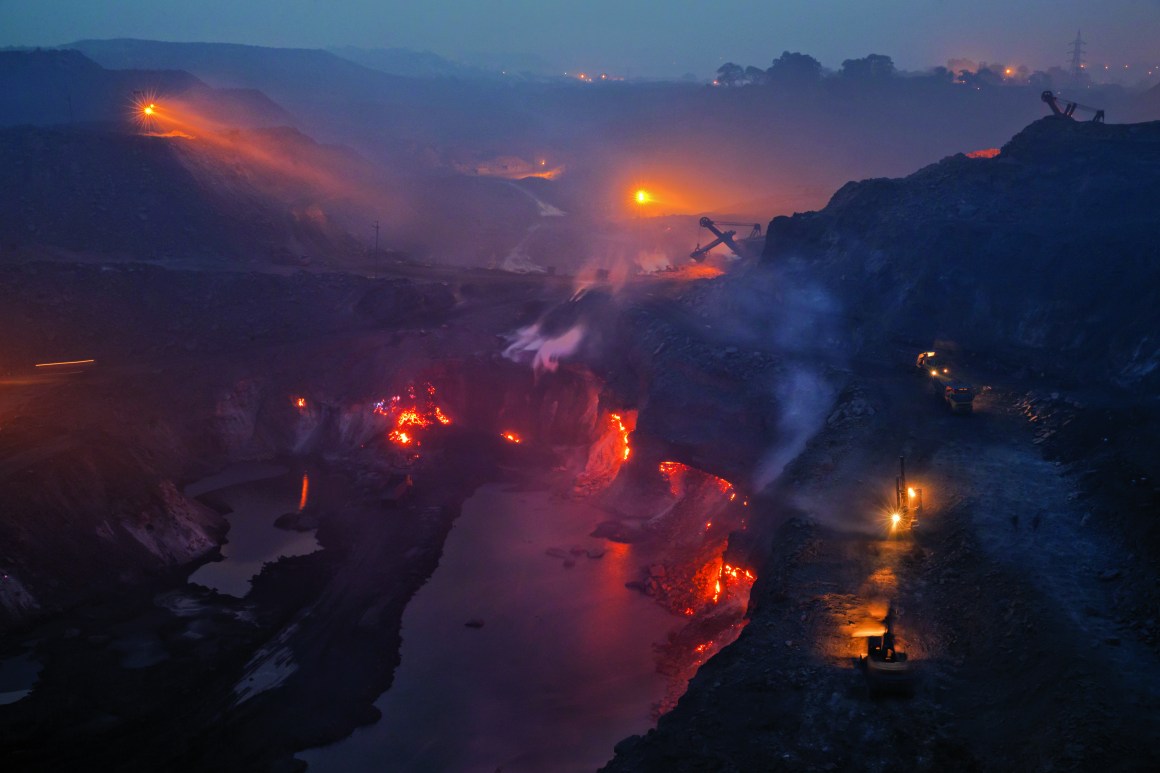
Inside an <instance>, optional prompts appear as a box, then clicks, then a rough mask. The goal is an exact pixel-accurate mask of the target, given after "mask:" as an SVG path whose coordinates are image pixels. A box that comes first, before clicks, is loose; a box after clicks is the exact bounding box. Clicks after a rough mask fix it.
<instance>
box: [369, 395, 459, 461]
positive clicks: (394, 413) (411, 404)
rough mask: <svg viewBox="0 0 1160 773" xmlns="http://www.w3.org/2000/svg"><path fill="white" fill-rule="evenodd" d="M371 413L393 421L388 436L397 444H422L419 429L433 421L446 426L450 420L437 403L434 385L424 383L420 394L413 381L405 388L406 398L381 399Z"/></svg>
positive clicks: (397, 396) (399, 396)
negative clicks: (422, 393) (422, 392)
mask: <svg viewBox="0 0 1160 773" xmlns="http://www.w3.org/2000/svg"><path fill="white" fill-rule="evenodd" d="M374 412H375V413H376V414H378V415H379V416H385V417H386V418H387V419H388V420H389V421H391V422H392V423H393V426H392V428H391V430H390V431H389V432H388V433H387V439H388V440H390V441H391V442H392V443H395V444H396V445H400V446H410V445H414V446H419V445H422V443H421V442H420V441H419V436H418V430H421V429H424V428H426V427H430V426H432V425H433V424H441V425H444V426H446V425H448V424H450V423H451V419H450V418H448V417H447V414H445V413H443V409H442V408H440V407H439V405H438V404H436V402H435V387H433V386H432V385H430V384H427V385H426V388H425V391H424V395H423V396H422V397H420V396H419V395H418V393H417V392H416V391H415V385H414V384H412V385H411V386H409V387H407V397H406V399H405V400H404V398H403V397H402V396H401V395H395V396H393V397H392V398H391V399H389V400H380V401H378V402H377V403H375V407H374Z"/></svg>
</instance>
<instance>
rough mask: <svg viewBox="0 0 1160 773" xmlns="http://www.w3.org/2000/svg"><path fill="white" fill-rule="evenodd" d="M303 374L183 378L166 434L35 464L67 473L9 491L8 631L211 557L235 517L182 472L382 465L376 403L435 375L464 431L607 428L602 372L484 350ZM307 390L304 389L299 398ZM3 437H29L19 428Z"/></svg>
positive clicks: (3, 611)
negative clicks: (196, 381)
mask: <svg viewBox="0 0 1160 773" xmlns="http://www.w3.org/2000/svg"><path fill="white" fill-rule="evenodd" d="M390 371H394V372H390ZM223 375H228V374H223ZM364 375H365V374H364ZM304 382H305V383H304ZM308 382H309V378H306V377H305V376H304V375H303V374H301V373H292V374H286V373H257V372H250V373H247V374H246V375H244V376H242V377H240V378H236V379H235V380H233V381H232V382H231V383H228V384H225V385H222V386H219V387H218V388H217V389H215V390H213V392H212V394H211V395H210V397H209V399H208V400H206V398H205V396H204V395H202V396H200V397H198V396H195V395H194V394H193V390H192V389H190V390H187V393H185V394H182V393H180V387H175V388H176V389H178V390H179V391H178V392H172V391H171V392H168V397H169V399H170V400H172V402H173V404H174V408H177V407H178V406H179V409H176V410H174V413H175V414H176V415H175V416H169V417H166V418H164V419H162V420H161V421H162V422H164V423H165V426H164V427H162V428H159V429H157V431H156V432H155V435H154V438H152V439H153V440H156V438H158V437H161V438H164V443H163V445H161V446H153V447H151V448H144V449H134V450H133V451H127V450H126V449H125V447H124V446H123V445H122V444H121V443H120V442H119V441H117V440H115V439H113V438H108V439H107V442H108V445H109V447H108V448H104V449H103V452H102V450H98V449H97V448H96V447H92V448H90V449H88V450H86V451H85V452H83V453H82V456H81V458H79V459H78V457H77V455H76V453H73V454H68V455H66V456H64V457H63V458H61V459H60V460H59V463H56V462H54V460H53V459H51V458H50V459H48V460H46V461H44V462H41V463H39V464H34V465H32V466H30V467H29V468H28V469H29V472H28V473H27V474H28V475H29V476H32V477H35V478H36V479H37V480H42V481H49V480H53V479H56V480H58V481H59V483H58V484H57V485H58V486H59V488H58V489H57V490H58V491H59V493H58V494H53V493H51V492H50V491H48V490H47V489H45V488H43V487H40V486H36V487H31V488H29V489H28V490H24V491H22V492H20V493H19V494H15V493H14V494H13V496H12V497H11V498H10V499H8V501H10V502H15V503H18V504H19V506H20V507H21V509H22V512H21V517H19V518H8V519H6V520H5V522H4V524H3V526H2V527H0V528H2V530H3V531H2V533H3V536H4V545H5V546H6V549H5V550H4V551H3V554H2V555H0V573H2V574H3V575H6V577H5V579H4V580H3V582H0V630H6V629H9V628H12V627H13V626H16V625H19V624H21V623H25V622H28V621H30V620H32V619H34V618H35V617H38V616H40V615H42V614H45V613H51V612H52V611H53V610H58V609H60V608H62V607H64V606H67V605H68V604H71V603H73V602H75V601H77V600H79V599H81V598H84V597H87V596H89V595H91V594H92V593H93V592H94V591H95V590H100V589H102V588H105V587H109V588H112V587H116V586H119V585H124V584H130V585H134V584H139V583H141V582H145V581H147V578H148V577H150V576H153V575H155V574H156V573H157V572H158V571H161V570H167V569H178V568H180V567H186V569H187V570H188V569H192V568H193V566H194V565H195V564H196V563H197V562H199V561H201V560H204V559H206V558H208V557H209V556H211V555H213V554H214V553H215V552H216V551H217V550H218V548H219V546H220V545H221V544H222V542H223V540H224V539H226V538H227V535H226V528H227V526H226V523H225V521H224V519H223V518H222V516H220V515H219V514H217V513H215V512H214V511H212V510H211V509H209V508H208V507H206V506H204V505H202V504H200V503H198V502H196V501H194V500H191V499H190V498H188V497H186V496H185V495H183V494H182V493H181V491H180V486H181V485H182V484H183V483H185V482H189V481H192V480H195V479H197V478H200V477H203V476H205V475H208V474H212V473H214V472H217V471H219V470H221V469H224V468H226V467H228V466H230V465H231V464H235V463H238V462H242V461H260V460H274V459H277V458H280V457H287V456H299V457H306V456H309V457H313V458H315V459H318V460H326V462H327V463H329V464H331V465H333V466H334V467H335V468H336V469H337V470H339V471H342V470H343V469H344V468H348V467H352V466H353V467H357V466H360V465H361V466H367V465H371V466H376V467H380V468H382V469H386V468H387V467H389V465H390V460H388V459H386V458H385V456H384V455H383V454H382V453H381V449H382V446H383V444H384V441H383V439H382V438H383V436H384V435H385V433H386V432H387V431H388V429H389V425H388V423H387V421H386V420H385V419H384V418H383V417H382V416H379V415H376V414H375V412H374V404H375V402H376V400H379V399H383V398H389V397H390V396H391V395H393V394H400V393H405V391H406V389H407V387H408V386H410V385H412V384H414V385H417V386H420V387H421V385H425V384H431V385H432V386H434V387H435V389H436V401H437V403H438V404H439V405H440V406H441V407H442V408H443V410H444V411H445V412H446V413H447V414H448V416H450V417H451V419H452V421H453V426H454V427H455V428H457V429H458V430H462V431H468V432H477V433H483V434H486V435H488V436H491V437H494V436H498V434H499V433H500V432H502V431H514V432H517V433H518V434H519V435H520V436H521V437H522V438H524V441H525V442H527V443H532V444H541V445H544V446H549V447H574V448H582V447H584V446H586V445H588V444H590V443H592V442H593V441H594V440H595V439H596V438H597V437H598V436H599V434H600V431H601V428H600V427H599V426H598V421H599V419H600V417H601V415H602V414H601V412H600V409H599V405H600V398H601V383H600V381H599V380H598V379H597V378H595V377H594V376H593V375H592V374H590V373H589V372H587V371H586V370H584V369H575V370H565V371H561V372H560V373H557V374H553V377H552V378H550V379H542V380H537V379H536V378H535V377H534V375H533V374H532V373H531V372H530V371H529V370H528V369H526V368H524V367H521V366H517V365H515V364H514V363H510V362H507V361H506V360H502V359H499V358H497V357H491V356H487V357H479V358H475V359H456V360H444V361H435V362H409V363H402V362H394V363H392V364H391V366H390V367H388V368H386V369H384V370H375V371H374V372H373V373H372V374H371V376H370V377H369V378H364V380H363V382H362V383H352V384H345V385H343V387H342V392H343V393H344V394H343V395H342V396H335V393H334V392H333V391H326V390H325V389H324V388H318V389H312V388H311V387H310V385H309V383H308ZM298 397H302V398H304V399H305V401H306V405H305V406H304V407H302V408H299V407H298V406H297V405H296V402H295V400H296V398H298ZM199 399H200V400H202V402H201V403H200V404H198V402H197V401H198V400H199ZM5 439H6V440H8V441H9V442H12V443H17V444H19V443H20V442H21V440H22V439H21V438H20V437H18V436H17V434H16V433H14V432H12V431H10V430H9V431H7V432H6V437H5ZM363 446H367V447H368V448H367V449H364V448H363ZM376 449H378V450H376ZM435 474H436V475H437V474H438V473H437V470H436V471H435ZM6 482H7V481H6ZM3 488H4V486H2V485H0V489H3Z"/></svg>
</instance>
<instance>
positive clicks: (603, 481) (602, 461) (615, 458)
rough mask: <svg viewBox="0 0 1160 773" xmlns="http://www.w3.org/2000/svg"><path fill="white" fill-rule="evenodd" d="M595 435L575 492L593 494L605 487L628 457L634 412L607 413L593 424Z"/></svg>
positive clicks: (630, 449)
mask: <svg viewBox="0 0 1160 773" xmlns="http://www.w3.org/2000/svg"><path fill="white" fill-rule="evenodd" d="M597 428H598V431H599V433H600V434H599V436H598V437H597V438H596V440H595V441H594V442H593V443H592V445H591V447H590V448H589V449H588V460H587V461H586V462H585V464H584V472H582V473H581V474H580V475H579V476H578V477H577V478H576V481H575V486H576V489H577V491H581V492H584V493H588V494H591V493H595V492H596V491H599V490H601V489H603V488H605V487H607V486H608V485H609V484H610V483H612V481H614V480H615V479H616V476H617V475H619V474H620V468H621V467H622V466H623V465H624V463H625V462H626V461H627V460H628V458H629V457H630V456H631V455H632V447H631V446H630V445H629V442H628V438H629V435H631V434H632V431H633V430H635V429H636V411H633V410H628V411H621V412H620V413H608V414H606V415H605V417H604V419H603V420H602V421H600V422H599V424H597Z"/></svg>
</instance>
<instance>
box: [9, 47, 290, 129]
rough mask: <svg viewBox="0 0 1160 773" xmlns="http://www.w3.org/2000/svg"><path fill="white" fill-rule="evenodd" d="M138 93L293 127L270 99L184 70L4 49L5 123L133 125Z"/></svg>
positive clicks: (223, 118) (235, 120)
mask: <svg viewBox="0 0 1160 773" xmlns="http://www.w3.org/2000/svg"><path fill="white" fill-rule="evenodd" d="M135 92H148V93H153V94H157V95H159V96H160V95H171V96H172V95H181V96H182V97H183V99H185V100H186V101H187V102H188V103H190V104H191V105H194V106H196V107H197V108H198V110H199V111H200V112H201V113H202V114H203V115H206V116H208V117H211V118H214V119H215V120H218V121H219V122H220V123H223V124H225V125H230V126H239V127H255V126H279V125H288V124H292V123H293V122H294V119H293V118H292V117H291V116H290V114H289V113H287V112H286V111H285V110H283V109H282V108H281V107H279V106H278V105H277V104H275V103H274V102H273V101H271V100H270V99H269V98H268V97H266V96H265V95H263V94H261V93H259V92H257V91H253V90H245V89H229V90H219V89H212V88H210V87H209V86H207V85H206V84H205V83H204V82H202V81H201V80H199V79H198V78H196V77H194V76H193V75H191V74H189V73H188V72H184V71H181V70H176V69H172V68H151V69H140V70H109V69H105V68H104V67H102V66H100V65H99V64H97V63H96V62H94V61H92V60H91V59H89V58H88V57H86V56H85V55H84V54H82V53H81V52H79V51H74V50H58V49H38V50H35V51H0V126H18V125H21V124H30V125H33V126H54V125H62V124H95V123H100V124H109V125H119V126H123V127H125V128H126V129H128V128H131V127H132V126H133V110H132V106H133V100H134V97H135Z"/></svg>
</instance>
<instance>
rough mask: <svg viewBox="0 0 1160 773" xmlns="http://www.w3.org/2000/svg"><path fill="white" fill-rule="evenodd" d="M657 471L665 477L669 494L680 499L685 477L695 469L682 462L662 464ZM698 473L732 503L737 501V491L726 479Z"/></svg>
mask: <svg viewBox="0 0 1160 773" xmlns="http://www.w3.org/2000/svg"><path fill="white" fill-rule="evenodd" d="M657 469H658V470H659V471H660V473H661V475H663V476H664V477H665V480H667V481H668V483H669V493H670V494H672V495H673V496H675V497H679V496H680V495H681V493H682V492H683V491H684V489H685V477H686V476H687V475H688V474H689V472H690V471H691V470H693V469H694V468H692V467H689V466H688V465H687V464H681V463H680V462H661V463H660V464H659V465H658V466H657ZM697 472H698V473H700V474H701V475H704V476H705V477H707V478H709V479H710V480H711V481H712V483H713V485H715V486H716V487H717V488H718V489H720V491H721V493H722V494H725V495H727V496H728V497H729V501H730V502H732V501H734V500H736V499H737V491H736V489H734V488H733V484H732V483H730V482H729V481H727V480H725V479H724V478H718V477H717V476H716V475H710V474H709V473H707V472H704V471H702V470H697ZM746 502H748V500H746Z"/></svg>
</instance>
